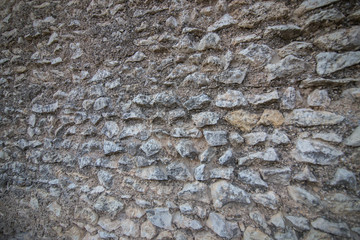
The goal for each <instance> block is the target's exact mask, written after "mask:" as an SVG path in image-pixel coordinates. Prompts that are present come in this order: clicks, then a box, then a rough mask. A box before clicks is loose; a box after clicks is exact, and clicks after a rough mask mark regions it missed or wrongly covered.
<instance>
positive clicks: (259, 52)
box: [239, 43, 275, 66]
mask: <svg viewBox="0 0 360 240" xmlns="http://www.w3.org/2000/svg"><path fill="white" fill-rule="evenodd" d="M239 55H240V56H241V57H244V59H245V61H246V62H248V63H250V64H252V65H254V66H264V65H266V64H268V63H270V61H271V59H272V58H273V56H274V55H275V51H274V50H273V49H271V48H270V47H269V46H267V45H264V44H254V43H252V44H251V45H250V46H248V47H247V48H246V49H243V50H241V51H240V52H239Z"/></svg>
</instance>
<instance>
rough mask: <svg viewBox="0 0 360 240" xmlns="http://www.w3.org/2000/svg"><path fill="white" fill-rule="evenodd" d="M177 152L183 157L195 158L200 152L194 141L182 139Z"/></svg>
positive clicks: (177, 146)
mask: <svg viewBox="0 0 360 240" xmlns="http://www.w3.org/2000/svg"><path fill="white" fill-rule="evenodd" d="M176 150H177V152H178V153H179V154H180V155H181V157H187V158H192V159H193V158H195V157H196V156H197V154H198V152H197V150H196V148H195V147H194V143H193V142H192V141H190V140H182V141H180V142H179V143H178V144H177V145H176Z"/></svg>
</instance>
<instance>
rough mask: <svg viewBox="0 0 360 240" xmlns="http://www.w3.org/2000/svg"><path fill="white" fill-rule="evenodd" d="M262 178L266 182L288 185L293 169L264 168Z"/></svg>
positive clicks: (261, 170) (261, 171)
mask: <svg viewBox="0 0 360 240" xmlns="http://www.w3.org/2000/svg"><path fill="white" fill-rule="evenodd" d="M260 173H261V176H262V178H263V179H264V180H266V181H268V182H272V183H275V184H281V185H288V184H289V182H290V177H291V169H290V168H289V167H283V168H262V169H260Z"/></svg>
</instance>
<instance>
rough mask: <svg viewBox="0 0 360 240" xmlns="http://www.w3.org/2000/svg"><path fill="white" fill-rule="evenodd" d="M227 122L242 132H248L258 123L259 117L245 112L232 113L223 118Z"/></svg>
mask: <svg viewBox="0 0 360 240" xmlns="http://www.w3.org/2000/svg"><path fill="white" fill-rule="evenodd" d="M224 118H225V120H226V121H227V122H229V123H230V124H231V125H234V126H235V127H238V128H240V130H242V131H244V132H250V131H251V130H252V129H253V128H254V127H255V126H256V123H257V122H258V120H259V118H260V116H259V115H257V114H254V113H250V112H247V111H245V110H237V111H232V112H229V113H228V114H226V116H225V117H224Z"/></svg>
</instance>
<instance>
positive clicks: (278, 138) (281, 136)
mask: <svg viewBox="0 0 360 240" xmlns="http://www.w3.org/2000/svg"><path fill="white" fill-rule="evenodd" d="M269 140H270V141H271V142H272V143H273V144H274V145H279V144H287V143H289V142H290V139H289V138H288V136H287V135H286V134H285V133H284V132H282V131H280V130H278V129H275V130H274V132H273V133H272V134H271V135H270V136H269Z"/></svg>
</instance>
